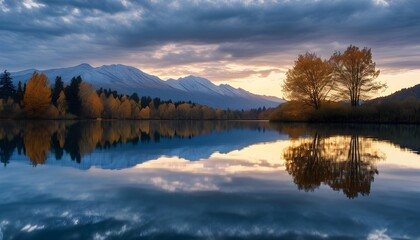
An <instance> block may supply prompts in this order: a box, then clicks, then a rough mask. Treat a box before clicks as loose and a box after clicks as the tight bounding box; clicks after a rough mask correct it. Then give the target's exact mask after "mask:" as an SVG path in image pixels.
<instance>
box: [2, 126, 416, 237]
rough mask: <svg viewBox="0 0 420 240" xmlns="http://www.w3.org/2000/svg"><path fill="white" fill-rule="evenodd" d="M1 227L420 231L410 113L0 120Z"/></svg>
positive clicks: (158, 232)
mask: <svg viewBox="0 0 420 240" xmlns="http://www.w3.org/2000/svg"><path fill="white" fill-rule="evenodd" d="M0 148H1V149H0V158H1V167H0V183H1V191H2V193H1V194H0V240H6V239H369V240H371V239H372V240H373V239H420V207H419V206H420V125H373V124H371V125H361V124H359V125H352V124H348V125H344V124H328V125H327V124H274V123H269V122H262V121H220V122H217V121H197V122H194V121H102V122H101V121H80V122H76V121H74V122H72V121H67V122H65V121H40V122H36V121H22V122H19V121H2V122H0Z"/></svg>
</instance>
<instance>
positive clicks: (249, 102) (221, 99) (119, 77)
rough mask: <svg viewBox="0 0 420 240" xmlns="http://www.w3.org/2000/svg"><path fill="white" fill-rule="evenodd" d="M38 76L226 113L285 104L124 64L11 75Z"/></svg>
mask: <svg viewBox="0 0 420 240" xmlns="http://www.w3.org/2000/svg"><path fill="white" fill-rule="evenodd" d="M34 72H42V73H44V74H45V75H46V76H47V77H48V79H49V81H50V82H51V83H53V82H54V80H55V78H56V77H57V76H61V78H62V80H63V81H64V82H65V83H66V84H69V83H70V81H71V78H73V77H75V76H81V77H82V79H83V81H85V82H88V83H90V84H92V86H93V87H94V88H96V89H99V88H101V87H102V88H104V89H109V88H110V89H112V90H117V91H118V92H119V93H124V94H129V95H131V94H132V93H137V94H138V95H139V96H150V97H153V98H154V97H159V98H161V99H162V100H172V101H192V102H195V103H199V104H203V105H207V106H211V107H214V108H222V109H227V108H230V109H245V110H246V109H251V108H259V107H267V108H269V107H277V106H278V105H279V104H281V103H283V102H285V101H284V100H283V99H280V98H277V97H271V96H264V95H257V94H253V93H250V92H248V91H246V90H244V89H241V88H234V87H232V86H230V85H228V84H221V85H215V84H213V83H212V82H211V81H210V80H208V79H205V78H201V77H196V76H191V75H190V76H187V77H183V78H179V79H177V80H175V79H168V80H166V81H165V80H162V79H160V78H159V77H157V76H153V75H150V74H147V73H145V72H143V71H141V70H139V69H137V68H135V67H131V66H125V65H121V64H113V65H104V66H101V67H92V66H91V65H89V64H86V63H83V64H80V65H77V66H74V67H68V68H57V69H47V70H37V69H28V70H24V71H20V72H13V73H11V77H12V79H13V81H14V83H15V84H17V83H18V82H19V81H21V82H22V83H23V82H26V81H27V80H28V79H29V78H30V77H31V75H32V74H33V73H34Z"/></svg>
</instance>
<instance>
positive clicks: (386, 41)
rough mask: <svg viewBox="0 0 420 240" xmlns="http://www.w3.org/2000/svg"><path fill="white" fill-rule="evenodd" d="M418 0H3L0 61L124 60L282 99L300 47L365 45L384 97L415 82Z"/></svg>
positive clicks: (33, 64)
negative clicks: (285, 84)
mask: <svg viewBox="0 0 420 240" xmlns="http://www.w3.org/2000/svg"><path fill="white" fill-rule="evenodd" d="M419 12H420V1H418V0H352V1H348V0H295V1H293V0H255V1H252V0H230V1H227V0H203V1H200V0H182V1H181V0H180V1H170V0H137V1H136V0H133V1H129V0H102V1H89V0H74V1H64V0H62V1H59V0H55V1H49V0H22V1H15V0H0V35H1V37H0V69H1V70H3V69H7V70H8V71H12V72H13V71H19V70H25V69H32V68H35V69H49V68H60V67H70V66H75V65H78V64H80V63H89V64H91V65H93V66H101V65H104V64H114V63H119V64H126V65H130V66H134V67H137V68H139V69H141V70H142V71H144V72H147V73H149V74H153V75H157V76H159V77H160V78H162V79H168V78H179V77H182V76H186V75H196V76H200V77H205V78H208V79H209V80H211V81H212V82H214V83H215V84H222V83H228V84H230V85H232V86H234V87H241V88H244V89H246V90H248V91H251V92H253V93H257V94H265V95H273V96H277V97H282V96H283V94H282V92H281V84H282V82H283V81H284V79H285V72H286V71H287V70H288V69H289V68H291V67H292V66H293V63H294V61H295V60H296V58H297V56H298V55H299V54H304V53H305V52H307V51H309V52H315V53H317V54H318V55H320V56H321V57H322V58H327V59H328V58H329V57H330V56H331V55H332V54H333V53H334V52H335V51H344V50H345V49H346V48H347V46H349V45H350V44H352V45H356V46H358V47H361V48H363V47H368V48H371V49H372V53H373V60H374V61H375V62H376V64H377V68H378V69H380V70H381V74H380V76H379V78H378V80H379V81H382V82H385V83H387V85H388V88H387V89H386V90H385V91H384V92H382V93H381V95H387V94H390V93H392V92H395V91H397V90H399V89H401V88H406V87H411V86H414V85H416V84H419V83H420V14H419Z"/></svg>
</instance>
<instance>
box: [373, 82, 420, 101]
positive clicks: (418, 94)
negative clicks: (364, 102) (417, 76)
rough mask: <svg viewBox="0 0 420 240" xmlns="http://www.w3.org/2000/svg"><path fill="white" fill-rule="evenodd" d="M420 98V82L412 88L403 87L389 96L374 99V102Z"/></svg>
mask: <svg viewBox="0 0 420 240" xmlns="http://www.w3.org/2000/svg"><path fill="white" fill-rule="evenodd" d="M415 100H420V84H417V85H415V86H413V87H410V88H403V89H401V90H399V91H396V92H394V93H392V94H390V95H388V96H385V97H379V98H375V99H372V100H371V101H372V102H391V101H415Z"/></svg>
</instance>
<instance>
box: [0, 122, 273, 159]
mask: <svg viewBox="0 0 420 240" xmlns="http://www.w3.org/2000/svg"><path fill="white" fill-rule="evenodd" d="M240 128H247V129H254V130H257V131H264V130H265V129H267V128H269V125H268V123H267V122H233V121H22V122H19V121H3V122H0V160H1V163H2V164H3V165H4V166H6V165H7V164H9V162H10V158H11V157H12V154H13V152H14V151H15V149H17V153H18V154H19V155H21V154H22V153H23V154H24V155H26V156H27V157H28V158H29V159H30V161H31V163H32V165H34V166H36V165H38V164H44V163H45V161H46V159H47V157H48V154H52V156H53V157H55V159H57V160H60V159H61V158H62V157H63V155H64V154H68V155H69V156H70V158H71V159H72V160H74V161H76V162H79V163H80V162H81V160H82V158H83V156H85V155H87V154H90V153H92V152H93V151H94V150H95V149H109V148H112V147H114V146H117V145H120V144H126V143H132V144H137V143H138V142H150V141H153V142H159V141H160V140H161V139H164V138H167V139H172V138H191V137H193V136H197V135H203V134H208V133H211V132H222V131H226V130H229V129H240Z"/></svg>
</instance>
